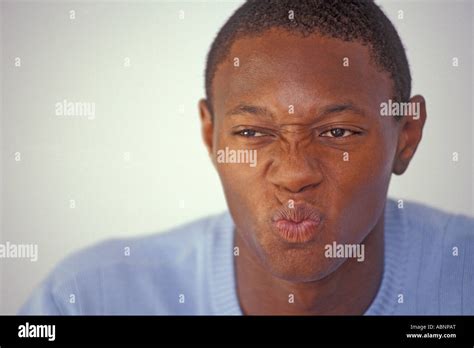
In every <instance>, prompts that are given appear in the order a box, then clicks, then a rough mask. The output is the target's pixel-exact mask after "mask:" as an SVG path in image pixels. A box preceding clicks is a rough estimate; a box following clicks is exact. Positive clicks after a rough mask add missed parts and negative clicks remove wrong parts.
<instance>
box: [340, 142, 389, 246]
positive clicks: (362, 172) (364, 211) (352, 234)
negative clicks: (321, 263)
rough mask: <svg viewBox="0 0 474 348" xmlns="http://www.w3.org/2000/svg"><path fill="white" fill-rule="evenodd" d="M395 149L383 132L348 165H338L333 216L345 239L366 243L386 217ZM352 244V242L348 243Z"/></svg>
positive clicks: (353, 155) (354, 154)
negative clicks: (379, 221)
mask: <svg viewBox="0 0 474 348" xmlns="http://www.w3.org/2000/svg"><path fill="white" fill-rule="evenodd" d="M393 154H394V149H393V148H392V145H391V144H390V139H389V138H384V134H383V133H380V135H378V136H377V137H373V138H372V139H371V140H370V141H369V142H368V143H367V144H366V145H365V146H364V147H363V148H361V149H360V150H358V151H354V153H353V154H352V155H351V156H350V160H349V161H348V162H347V163H346V166H345V167H344V166H343V168H342V169H341V166H335V168H337V169H336V172H335V173H334V175H333V177H334V178H337V179H335V180H336V181H337V182H334V183H333V185H332V186H333V187H334V190H335V193H334V197H333V200H334V202H335V204H334V207H336V208H337V211H336V210H335V209H333V210H332V216H335V217H336V219H337V220H336V222H335V225H338V228H336V230H337V231H339V232H338V234H339V238H340V239H342V240H346V241H347V240H349V239H350V240H351V241H350V243H354V242H356V243H358V242H360V241H362V240H363V239H364V238H365V237H366V236H367V234H368V233H369V232H370V231H371V230H372V229H373V228H374V227H375V224H376V223H377V222H378V220H379V218H380V217H381V216H382V214H383V208H384V205H385V201H386V197H387V190H388V186H389V183H390V176H391V168H392V159H393ZM348 243H349V241H348Z"/></svg>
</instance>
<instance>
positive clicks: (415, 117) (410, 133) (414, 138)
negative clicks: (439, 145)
mask: <svg viewBox="0 0 474 348" xmlns="http://www.w3.org/2000/svg"><path fill="white" fill-rule="evenodd" d="M409 102H410V103H415V104H412V105H413V106H415V107H413V108H411V110H412V114H411V115H408V116H402V117H401V118H402V119H401V120H398V121H397V122H400V124H399V129H400V130H399V134H398V146H397V153H396V155H395V161H394V163H393V173H394V174H397V175H401V174H403V173H404V172H405V170H406V169H407V168H408V165H409V164H410V161H411V159H412V158H413V155H414V154H415V152H416V149H417V147H418V144H419V143H420V141H421V138H422V135H423V127H424V125H425V121H426V103H425V99H424V98H423V97H422V96H421V95H416V96H414V97H412V98H411V99H410V101H409ZM416 111H417V112H416Z"/></svg>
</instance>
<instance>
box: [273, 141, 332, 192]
mask: <svg viewBox="0 0 474 348" xmlns="http://www.w3.org/2000/svg"><path fill="white" fill-rule="evenodd" d="M267 177H268V179H269V180H270V182H271V183H272V184H273V185H275V186H277V188H278V190H279V191H281V192H284V193H291V194H296V193H302V192H305V191H310V190H312V189H314V188H316V187H317V186H318V185H319V184H320V183H321V181H322V179H323V175H322V173H321V169H320V166H319V163H318V160H317V158H316V156H315V154H312V155H311V154H310V153H308V151H306V150H304V149H296V148H293V149H291V150H288V151H281V152H280V154H278V155H277V156H276V157H274V160H273V162H272V164H271V166H270V168H269V170H268V176H267Z"/></svg>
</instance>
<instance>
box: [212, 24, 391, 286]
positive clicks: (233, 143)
mask: <svg viewBox="0 0 474 348" xmlns="http://www.w3.org/2000/svg"><path fill="white" fill-rule="evenodd" d="M236 58H238V60H237V59H236ZM345 58H348V59H345ZM213 96H214V97H213V109H214V121H213V132H212V145H211V146H210V148H211V151H212V153H213V155H214V162H215V165H216V168H217V170H218V173H219V176H220V178H221V181H222V184H223V187H224V191H225V195H226V199H227V202H228V205H229V209H230V212H231V214H232V216H233V219H234V222H235V224H236V230H237V233H238V234H239V238H240V239H241V240H243V241H244V244H245V246H246V248H247V249H248V250H250V252H251V253H252V254H253V255H255V256H256V257H257V258H258V259H259V260H260V261H261V263H262V265H263V266H264V267H265V268H266V269H268V270H269V271H270V272H271V273H272V274H273V275H275V276H277V277H280V278H282V279H286V280H289V281H312V280H318V279H321V278H323V277H325V276H327V275H328V274H330V273H331V272H334V271H335V270H336V269H337V268H338V267H339V266H340V265H341V264H342V262H343V259H338V258H327V257H325V246H326V245H327V244H332V243H333V242H336V243H338V244H356V243H361V242H362V241H363V240H364V238H365V237H366V236H367V234H368V233H369V232H370V231H371V230H372V229H373V227H374V226H375V224H376V223H377V222H378V220H379V219H380V217H381V216H382V215H383V208H384V204H385V200H386V195H387V189H388V185H389V181H390V176H391V172H392V167H393V161H394V157H395V153H396V149H397V137H398V125H397V121H395V120H394V119H393V118H391V117H380V104H381V103H382V102H386V101H387V100H388V99H390V98H392V96H393V87H392V80H391V79H390V77H389V75H388V74H387V73H385V72H381V71H379V69H377V67H376V66H375V65H374V63H373V62H372V60H371V58H370V55H369V49H368V48H367V47H365V46H363V45H361V44H359V43H355V42H344V41H342V40H338V39H331V38H323V37H319V36H316V35H312V36H309V37H307V38H303V37H300V36H296V35H294V34H290V33H287V32H285V31H282V30H275V29H273V30H271V31H267V32H265V33H264V35H262V36H259V37H248V38H243V39H240V40H238V41H236V42H235V43H234V45H233V46H232V49H231V52H230V54H229V56H228V58H227V59H226V61H225V62H224V63H222V64H221V65H220V66H219V68H218V70H217V73H216V75H215V78H214V82H213ZM226 147H227V148H228V149H229V150H244V149H245V150H256V153H257V162H256V163H257V164H256V166H254V167H253V166H251V165H249V164H248V163H247V164H246V163H241V164H235V163H221V162H222V161H217V160H216V158H217V156H218V151H219V150H224V149H225V148H226ZM294 207H296V208H294ZM301 207H302V208H301ZM299 208H301V209H299ZM291 209H299V211H298V213H296V214H295V215H294V216H296V221H289V222H288V221H286V222H283V227H282V225H281V224H280V225H278V222H277V221H276V220H278V218H279V217H280V218H281V217H285V216H286V217H288V216H287V215H288V214H290V215H291ZM300 215H301V216H300ZM298 216H300V217H301V219H299V218H298ZM298 219H299V220H298ZM304 219H307V220H306V225H305V226H302V225H301V223H299V222H301V220H304ZM285 223H287V224H289V226H286V225H285ZM303 223H305V221H303ZM308 223H309V225H308ZM285 226H286V227H285ZM298 226H299V227H298ZM285 228H288V230H287V231H286V230H285ZM282 229H283V231H282ZM301 231H302V232H301ZM298 233H302V237H301V238H300V237H298V236H299V235H298Z"/></svg>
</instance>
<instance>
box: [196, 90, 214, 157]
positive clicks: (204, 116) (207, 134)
mask: <svg viewBox="0 0 474 348" xmlns="http://www.w3.org/2000/svg"><path fill="white" fill-rule="evenodd" d="M199 114H200V117H201V134H202V139H203V140H204V145H206V148H207V152H208V153H209V155H210V156H212V153H213V133H214V123H213V121H212V114H211V111H210V109H209V105H208V102H207V100H206V99H201V100H200V101H199Z"/></svg>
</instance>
